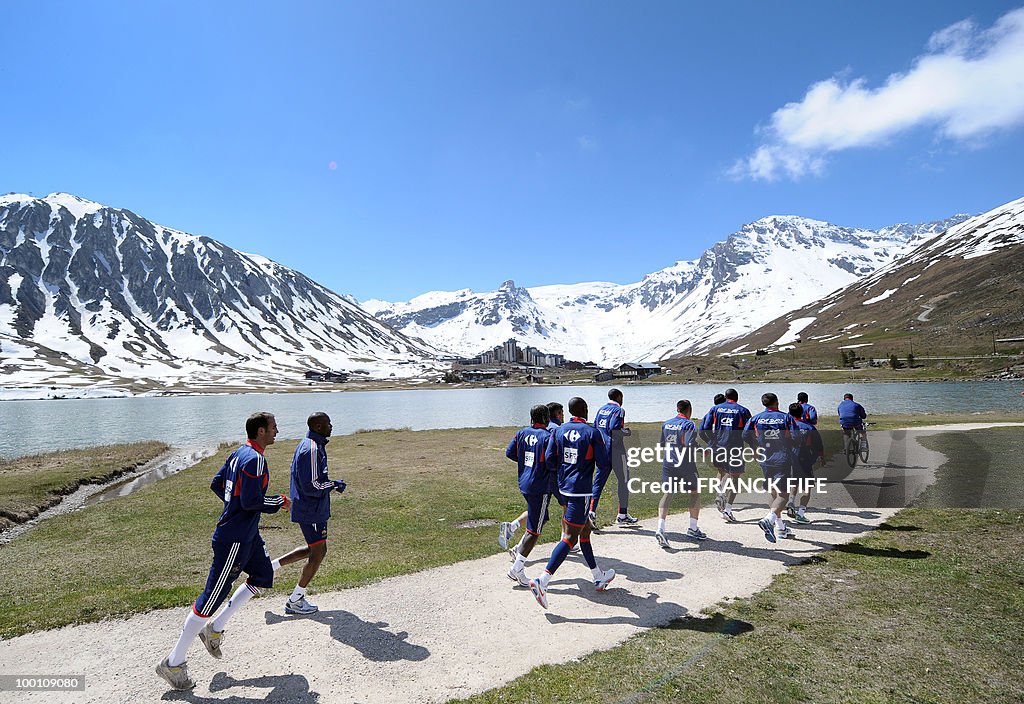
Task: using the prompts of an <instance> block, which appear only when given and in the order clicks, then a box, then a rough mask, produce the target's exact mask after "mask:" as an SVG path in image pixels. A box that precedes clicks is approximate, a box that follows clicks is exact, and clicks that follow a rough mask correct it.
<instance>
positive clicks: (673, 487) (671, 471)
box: [654, 399, 708, 549]
mask: <svg viewBox="0 0 1024 704" xmlns="http://www.w3.org/2000/svg"><path fill="white" fill-rule="evenodd" d="M690 411H691V406H690V402H689V401H688V400H686V399H683V400H682V401H679V402H677V403H676V416H675V417H673V418H669V419H668V420H667V421H665V423H664V424H663V425H662V426H661V439H660V441H659V444H660V445H661V447H663V448H664V451H665V459H664V461H663V462H662V467H661V483H662V486H663V488H664V491H665V494H664V496H662V497H661V502H660V503H659V504H658V532H656V533H655V534H654V538H655V539H656V540H657V541H658V545H660V546H661V547H663V548H666V549H667V548H670V547H671V545H670V544H669V542H668V538H666V537H665V521H666V519H667V518H668V506H669V503H670V502H671V500H672V495H673V494H676V493H682V492H689V494H690V528H689V529H688V530H687V531H686V537H687V538H690V539H692V540H707V538H708V536H707V535H706V534H705V533H704V532H703V531H702V530H701V529H700V528H698V527H697V517H698V516H699V515H700V493H698V491H697V462H696V458H695V457H694V451H695V450H696V449H697V426H696V425H694V423H693V421H692V420H690Z"/></svg>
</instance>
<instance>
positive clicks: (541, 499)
mask: <svg viewBox="0 0 1024 704" xmlns="http://www.w3.org/2000/svg"><path fill="white" fill-rule="evenodd" d="M523 498H524V499H526V532H527V533H532V534H533V535H540V531H541V529H542V528H543V527H544V524H545V523H547V522H548V519H549V518H550V516H549V515H548V504H549V503H550V502H551V494H523Z"/></svg>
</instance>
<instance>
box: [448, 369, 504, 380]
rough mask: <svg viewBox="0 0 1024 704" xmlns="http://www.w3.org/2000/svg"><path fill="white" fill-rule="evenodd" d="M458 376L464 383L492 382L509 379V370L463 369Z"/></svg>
mask: <svg viewBox="0 0 1024 704" xmlns="http://www.w3.org/2000/svg"><path fill="white" fill-rule="evenodd" d="M458 374H459V378H461V379H462V380H463V381H490V380H493V379H507V378H508V370H507V369H463V370H462V371H460V372H458Z"/></svg>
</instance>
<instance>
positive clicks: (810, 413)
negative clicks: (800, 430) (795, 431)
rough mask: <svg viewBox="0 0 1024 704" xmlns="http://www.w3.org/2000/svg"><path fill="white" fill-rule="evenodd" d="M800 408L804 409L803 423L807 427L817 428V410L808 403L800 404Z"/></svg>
mask: <svg viewBox="0 0 1024 704" xmlns="http://www.w3.org/2000/svg"><path fill="white" fill-rule="evenodd" d="M800 407H801V408H803V409H804V418H803V420H804V423H807V425H813V426H815V427H817V426H818V409H817V408H815V407H814V406H812V405H811V404H809V403H801V404H800Z"/></svg>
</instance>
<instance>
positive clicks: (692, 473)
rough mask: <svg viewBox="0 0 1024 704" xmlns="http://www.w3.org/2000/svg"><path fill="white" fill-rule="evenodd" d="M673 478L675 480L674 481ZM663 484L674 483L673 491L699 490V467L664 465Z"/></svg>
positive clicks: (662, 472)
mask: <svg viewBox="0 0 1024 704" xmlns="http://www.w3.org/2000/svg"><path fill="white" fill-rule="evenodd" d="M672 480H675V481H674V482H673V481H672ZM661 482H662V484H667V483H670V482H671V483H672V485H673V488H674V491H673V492H671V493H677V494H678V493H680V492H691V491H697V468H696V467H669V468H666V467H664V466H663V467H662V468H661Z"/></svg>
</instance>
